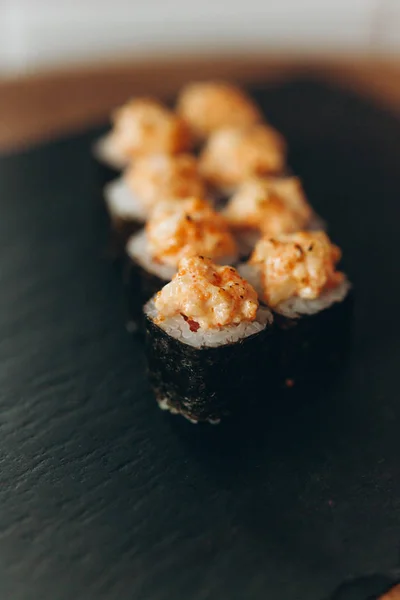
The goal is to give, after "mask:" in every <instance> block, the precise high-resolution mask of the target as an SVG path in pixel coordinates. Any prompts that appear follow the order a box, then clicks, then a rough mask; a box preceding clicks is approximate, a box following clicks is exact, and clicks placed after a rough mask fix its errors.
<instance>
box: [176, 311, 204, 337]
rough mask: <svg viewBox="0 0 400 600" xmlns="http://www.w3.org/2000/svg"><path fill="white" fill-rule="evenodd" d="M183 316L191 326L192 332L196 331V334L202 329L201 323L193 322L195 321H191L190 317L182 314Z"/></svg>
mask: <svg viewBox="0 0 400 600" xmlns="http://www.w3.org/2000/svg"><path fill="white" fill-rule="evenodd" d="M181 315H182V317H183V318H184V319H185V321H186V323H187V324H188V325H189V329H190V331H194V332H195V333H196V331H198V329H199V328H200V325H199V323H198V322H197V321H193V319H189V317H187V316H186V315H184V314H182V313H181Z"/></svg>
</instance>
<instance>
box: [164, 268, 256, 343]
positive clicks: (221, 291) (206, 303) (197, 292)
mask: <svg viewBox="0 0 400 600" xmlns="http://www.w3.org/2000/svg"><path fill="white" fill-rule="evenodd" d="M155 306H156V309H157V310H158V322H160V321H163V320H164V319H165V318H167V317H171V316H174V315H177V314H181V315H182V316H183V317H184V319H185V320H186V321H188V323H189V325H190V328H191V330H192V331H196V330H197V329H196V328H198V327H201V328H203V329H213V328H218V327H225V326H227V325H234V324H239V323H241V322H242V321H254V320H255V318H256V313H257V309H258V300H257V293H256V291H255V290H254V288H253V287H252V286H251V285H250V284H249V283H248V282H247V281H246V280H245V279H243V278H242V277H241V276H240V275H239V273H238V272H237V271H236V269H234V268H233V267H227V266H223V267H221V266H217V265H215V264H213V263H212V261H211V260H210V259H208V258H204V257H203V256H194V257H191V258H183V259H182V260H181V261H180V263H179V269H178V272H177V273H176V275H175V276H174V278H173V279H172V281H171V282H170V283H168V284H167V285H166V286H164V287H163V289H162V290H161V291H160V292H158V294H157V295H156V299H155Z"/></svg>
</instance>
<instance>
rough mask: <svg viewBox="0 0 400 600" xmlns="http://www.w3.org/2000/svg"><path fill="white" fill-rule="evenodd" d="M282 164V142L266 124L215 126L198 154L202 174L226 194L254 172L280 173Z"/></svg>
mask: <svg viewBox="0 0 400 600" xmlns="http://www.w3.org/2000/svg"><path fill="white" fill-rule="evenodd" d="M285 163H286V144H285V141H284V139H283V137H282V136H281V134H280V133H278V132H277V131H276V130H275V129H273V128H272V127H270V126H269V125H253V126H251V127H247V128H241V129H239V128H234V127H225V128H223V129H218V130H217V131H215V132H214V133H213V134H212V135H211V136H210V137H209V138H208V140H207V142H206V144H205V146H204V149H203V151H202V153H201V155H200V171H201V173H202V175H203V177H204V178H205V179H206V181H207V182H208V183H209V184H210V185H211V186H213V187H214V188H215V189H216V190H218V191H219V192H220V193H221V194H224V195H225V196H229V195H230V194H232V193H233V192H234V191H235V190H236V189H237V187H238V186H239V185H240V184H241V183H243V181H245V180H246V179H248V178H249V177H252V176H253V175H269V174H278V173H282V171H283V170H284V168H285Z"/></svg>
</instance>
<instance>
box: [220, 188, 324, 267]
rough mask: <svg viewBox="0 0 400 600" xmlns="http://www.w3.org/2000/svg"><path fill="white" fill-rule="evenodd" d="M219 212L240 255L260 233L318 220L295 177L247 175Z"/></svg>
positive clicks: (311, 225) (274, 232) (273, 232)
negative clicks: (228, 225)
mask: <svg viewBox="0 0 400 600" xmlns="http://www.w3.org/2000/svg"><path fill="white" fill-rule="evenodd" d="M223 214H224V216H225V217H226V219H227V221H228V222H229V224H230V226H231V227H232V229H233V231H234V232H235V235H236V238H237V240H238V243H239V246H240V249H241V253H242V254H243V255H244V256H248V255H249V253H250V251H251V250H252V249H253V248H254V246H255V244H256V242H257V241H258V240H259V239H260V238H261V237H262V236H263V235H269V236H275V235H280V234H282V233H294V232H296V231H299V230H302V229H315V228H316V227H318V225H320V224H321V220H320V219H319V218H318V217H317V216H316V215H315V213H314V212H313V210H312V208H311V206H310V205H309V204H308V202H307V199H306V196H305V193H304V191H303V188H302V185H301V182H300V180H299V179H298V178H297V177H271V176H270V177H267V176H265V177H250V178H249V179H247V180H246V181H244V182H243V183H242V184H241V185H240V186H239V188H238V189H237V191H236V192H235V194H234V195H233V196H232V198H231V199H230V200H229V202H228V204H227V206H226V208H225V210H224V212H223ZM319 228H320V227H319Z"/></svg>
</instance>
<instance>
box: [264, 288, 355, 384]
mask: <svg viewBox="0 0 400 600" xmlns="http://www.w3.org/2000/svg"><path fill="white" fill-rule="evenodd" d="M352 308H353V293H352V291H351V290H350V291H349V292H348V294H347V296H346V297H345V298H344V300H343V301H342V302H335V303H334V304H332V306H330V307H329V308H326V309H324V310H322V311H320V312H318V313H316V314H314V315H304V316H300V317H299V318H297V319H289V318H287V317H283V316H281V315H277V314H275V323H276V325H277V333H276V336H277V346H278V348H279V350H278V351H279V363H280V364H279V368H280V381H281V383H282V384H286V385H287V386H288V387H291V386H293V385H296V384H298V383H307V382H314V381H316V380H318V379H319V380H322V379H324V378H327V377H329V376H331V375H332V374H333V373H334V372H335V371H336V370H337V369H338V368H339V367H340V366H341V365H342V364H343V362H344V360H345V358H346V356H347V352H348V349H349V345H350V334H351V317H352V312H353V311H352Z"/></svg>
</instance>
